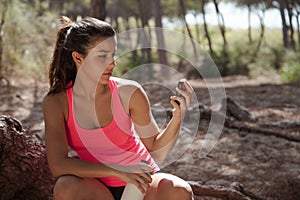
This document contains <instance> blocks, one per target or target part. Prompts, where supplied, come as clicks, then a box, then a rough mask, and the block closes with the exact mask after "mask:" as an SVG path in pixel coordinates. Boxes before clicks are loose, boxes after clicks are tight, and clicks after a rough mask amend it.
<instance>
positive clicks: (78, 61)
mask: <svg viewBox="0 0 300 200" xmlns="http://www.w3.org/2000/svg"><path fill="white" fill-rule="evenodd" d="M72 58H73V60H74V62H75V64H76V65H81V64H82V62H83V56H82V54H80V53H78V52H77V51H73V52H72Z"/></svg>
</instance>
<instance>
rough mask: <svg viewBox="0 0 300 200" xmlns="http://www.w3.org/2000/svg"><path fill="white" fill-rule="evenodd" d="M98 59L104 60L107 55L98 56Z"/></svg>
mask: <svg viewBox="0 0 300 200" xmlns="http://www.w3.org/2000/svg"><path fill="white" fill-rule="evenodd" d="M98 57H99V58H102V59H105V58H107V55H100V56H98Z"/></svg>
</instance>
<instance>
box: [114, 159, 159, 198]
mask: <svg viewBox="0 0 300 200" xmlns="http://www.w3.org/2000/svg"><path fill="white" fill-rule="evenodd" d="M117 170H118V172H117V177H118V178H120V179H122V180H124V181H126V182H127V183H132V184H134V185H135V186H136V187H137V188H138V189H139V190H140V191H141V193H142V194H146V191H147V189H148V187H149V186H150V183H151V182H152V178H151V175H153V174H154V171H153V169H152V168H151V167H150V166H149V165H148V164H145V163H140V164H137V165H132V166H118V167H117Z"/></svg>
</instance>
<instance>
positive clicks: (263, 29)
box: [250, 7, 266, 63]
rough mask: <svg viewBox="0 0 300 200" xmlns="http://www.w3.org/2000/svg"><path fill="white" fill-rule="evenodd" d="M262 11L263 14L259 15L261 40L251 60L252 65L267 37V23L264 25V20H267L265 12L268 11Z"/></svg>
mask: <svg viewBox="0 0 300 200" xmlns="http://www.w3.org/2000/svg"><path fill="white" fill-rule="evenodd" d="M261 11H262V14H261V15H259V14H257V16H258V18H259V22H260V36H259V40H258V43H257V45H256V48H255V50H254V53H253V55H252V58H251V60H250V63H253V62H254V61H255V59H256V57H257V54H258V52H259V50H260V47H261V45H262V42H263V39H264V36H265V23H264V18H265V12H266V9H265V7H264V8H262V9H261Z"/></svg>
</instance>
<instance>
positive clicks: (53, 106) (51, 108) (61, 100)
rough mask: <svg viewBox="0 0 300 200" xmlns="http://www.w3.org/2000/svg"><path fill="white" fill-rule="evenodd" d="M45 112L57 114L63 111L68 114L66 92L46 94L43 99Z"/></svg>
mask: <svg viewBox="0 0 300 200" xmlns="http://www.w3.org/2000/svg"><path fill="white" fill-rule="evenodd" d="M43 110H44V114H45V115H46V114H50V115H56V114H61V113H63V114H64V116H67V115H66V113H67V112H68V100H67V95H66V93H65V92H59V93H57V94H51V95H46V96H45V97H44V99H43Z"/></svg>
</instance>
